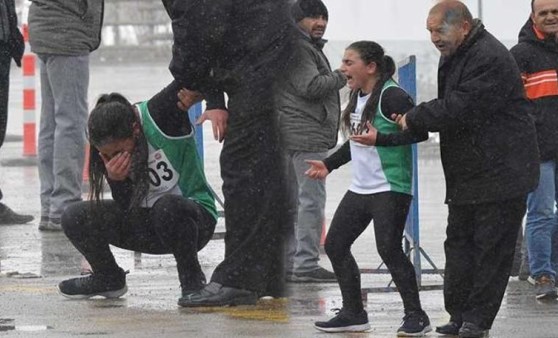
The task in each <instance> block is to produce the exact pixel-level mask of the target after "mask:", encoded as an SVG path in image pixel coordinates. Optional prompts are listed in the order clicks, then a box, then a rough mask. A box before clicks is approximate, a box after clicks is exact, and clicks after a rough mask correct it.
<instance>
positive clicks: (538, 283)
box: [535, 275, 556, 300]
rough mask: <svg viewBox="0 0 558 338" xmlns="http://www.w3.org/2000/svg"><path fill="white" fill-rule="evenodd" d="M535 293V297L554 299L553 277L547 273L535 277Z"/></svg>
mask: <svg viewBox="0 0 558 338" xmlns="http://www.w3.org/2000/svg"><path fill="white" fill-rule="evenodd" d="M535 293H536V294H537V295H536V297H537V299H541V300H542V299H556V287H555V283H554V279H553V278H552V277H550V276H547V275H542V276H540V277H537V278H535Z"/></svg>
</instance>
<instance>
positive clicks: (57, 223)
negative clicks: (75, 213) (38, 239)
mask: <svg viewBox="0 0 558 338" xmlns="http://www.w3.org/2000/svg"><path fill="white" fill-rule="evenodd" d="M39 230H41V231H62V230H63V229H62V221H61V220H60V218H47V221H46V222H44V220H43V218H42V217H41V222H40V223H39Z"/></svg>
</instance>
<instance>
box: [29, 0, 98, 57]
mask: <svg viewBox="0 0 558 338" xmlns="http://www.w3.org/2000/svg"><path fill="white" fill-rule="evenodd" d="M31 1H32V4H31V7H30V8H29V43H30V44H31V50H32V51H33V52H35V53H39V54H56V55H69V56H78V55H87V54H89V53H91V52H92V51H94V50H95V49H97V48H98V47H99V44H100V43H101V28H102V25H103V12H104V0H31Z"/></svg>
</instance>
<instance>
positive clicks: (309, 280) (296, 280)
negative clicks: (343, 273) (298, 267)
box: [287, 276, 337, 283]
mask: <svg viewBox="0 0 558 338" xmlns="http://www.w3.org/2000/svg"><path fill="white" fill-rule="evenodd" d="M287 281H288V282H291V283H337V279H317V278H312V277H295V276H291V277H289V279H287Z"/></svg>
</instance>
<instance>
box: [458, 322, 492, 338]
mask: <svg viewBox="0 0 558 338" xmlns="http://www.w3.org/2000/svg"><path fill="white" fill-rule="evenodd" d="M482 337H488V330H485V329H483V328H481V327H480V326H478V325H477V324H474V323H470V322H463V325H461V328H460V329H459V338H482Z"/></svg>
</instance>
